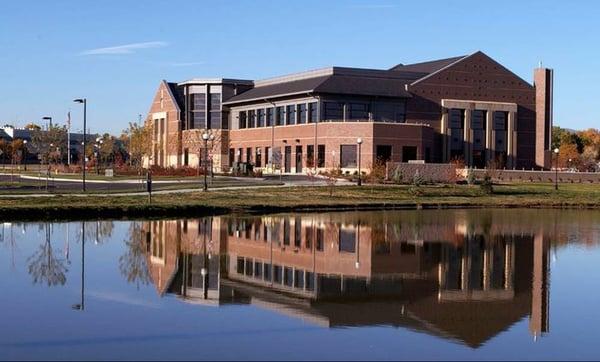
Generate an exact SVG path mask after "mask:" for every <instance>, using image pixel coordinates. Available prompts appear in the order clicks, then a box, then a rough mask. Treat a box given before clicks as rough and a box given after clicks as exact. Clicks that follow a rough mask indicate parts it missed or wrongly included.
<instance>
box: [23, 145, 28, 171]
mask: <svg viewBox="0 0 600 362" xmlns="http://www.w3.org/2000/svg"><path fill="white" fill-rule="evenodd" d="M23 166H24V168H25V171H27V140H23Z"/></svg>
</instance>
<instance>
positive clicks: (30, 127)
mask: <svg viewBox="0 0 600 362" xmlns="http://www.w3.org/2000/svg"><path fill="white" fill-rule="evenodd" d="M11 127H12V126H11ZM25 129H28V130H30V131H39V130H41V129H42V127H40V126H38V125H37V124H35V123H27V124H26V125H25Z"/></svg>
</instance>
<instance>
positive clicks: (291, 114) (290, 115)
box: [285, 105, 296, 124]
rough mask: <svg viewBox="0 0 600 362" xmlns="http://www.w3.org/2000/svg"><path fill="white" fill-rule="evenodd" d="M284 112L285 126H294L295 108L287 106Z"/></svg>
mask: <svg viewBox="0 0 600 362" xmlns="http://www.w3.org/2000/svg"><path fill="white" fill-rule="evenodd" d="M285 108H286V109H285V112H286V113H287V122H286V124H296V106H295V105H289V106H287V107H285Z"/></svg>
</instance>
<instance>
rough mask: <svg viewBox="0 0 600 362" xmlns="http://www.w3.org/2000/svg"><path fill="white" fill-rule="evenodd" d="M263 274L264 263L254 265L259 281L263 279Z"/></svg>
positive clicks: (255, 274)
mask: <svg viewBox="0 0 600 362" xmlns="http://www.w3.org/2000/svg"><path fill="white" fill-rule="evenodd" d="M262 272H263V263H261V262H258V261H257V262H255V263H254V277H255V278H257V279H262Z"/></svg>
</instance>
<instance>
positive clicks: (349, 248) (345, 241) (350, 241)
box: [340, 230, 356, 253]
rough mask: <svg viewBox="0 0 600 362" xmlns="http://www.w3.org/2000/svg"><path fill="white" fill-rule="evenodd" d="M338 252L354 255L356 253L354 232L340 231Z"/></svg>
mask: <svg viewBox="0 0 600 362" xmlns="http://www.w3.org/2000/svg"><path fill="white" fill-rule="evenodd" d="M340 251H343V252H346V253H354V252H355V251H356V231H355V230H340Z"/></svg>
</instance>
